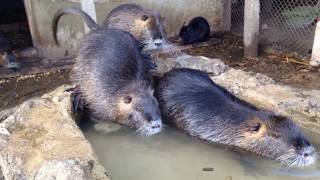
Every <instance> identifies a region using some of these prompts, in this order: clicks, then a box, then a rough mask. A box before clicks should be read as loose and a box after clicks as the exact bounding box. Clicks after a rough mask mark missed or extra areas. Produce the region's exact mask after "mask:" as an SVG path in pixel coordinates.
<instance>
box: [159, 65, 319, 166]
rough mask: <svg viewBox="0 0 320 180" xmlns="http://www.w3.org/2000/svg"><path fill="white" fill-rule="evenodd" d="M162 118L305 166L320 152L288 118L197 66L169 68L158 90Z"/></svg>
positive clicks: (212, 138)
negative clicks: (227, 87)
mask: <svg viewBox="0 0 320 180" xmlns="http://www.w3.org/2000/svg"><path fill="white" fill-rule="evenodd" d="M155 94H156V97H157V98H158V101H159V106H160V109H161V111H162V114H163V118H164V119H165V120H166V121H168V122H169V123H171V124H173V125H174V126H175V127H177V128H179V129H181V130H183V131H185V132H187V133H188V134H190V135H192V136H196V137H198V138H201V139H204V140H207V141H209V142H213V143H218V144H225V145H230V146H233V147H239V148H242V149H245V150H248V151H251V152H253V153H255V154H258V155H261V156H264V157H267V158H270V159H274V160H278V161H280V162H281V163H283V164H285V165H287V166H289V167H291V166H297V167H304V166H307V165H310V164H312V163H314V162H315V160H316V152H315V149H314V147H313V146H312V145H311V144H310V142H309V141H308V140H307V139H306V138H305V137H304V135H303V134H302V132H301V130H300V129H299V128H298V126H297V125H295V123H294V122H293V121H292V120H290V119H289V118H287V117H283V116H280V115H276V114H275V113H272V112H267V111H263V110H260V109H258V108H255V107H254V106H252V105H248V104H249V103H245V102H244V101H242V100H240V99H238V98H236V97H235V96H234V95H232V94H231V93H230V92H228V91H227V90H225V89H223V88H221V87H219V86H218V85H216V84H215V83H214V82H213V81H212V80H211V79H210V78H209V76H208V75H207V74H205V73H204V72H201V71H198V70H191V69H177V70H173V71H170V72H167V73H166V74H165V75H164V76H163V78H162V79H161V80H160V82H159V84H158V85H157V87H156V91H155Z"/></svg>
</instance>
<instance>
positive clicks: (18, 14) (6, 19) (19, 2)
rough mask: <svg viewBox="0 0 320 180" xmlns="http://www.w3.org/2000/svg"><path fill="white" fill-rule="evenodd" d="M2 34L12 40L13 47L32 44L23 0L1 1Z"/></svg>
mask: <svg viewBox="0 0 320 180" xmlns="http://www.w3.org/2000/svg"><path fill="white" fill-rule="evenodd" d="M0 34H2V35H3V36H5V37H6V38H7V39H8V40H9V41H10V42H11V45H12V48H13V49H21V48H25V47H30V46H32V40H31V35H30V31H29V26H28V20H27V15H26V10H25V7H24V3H23V0H1V1H0Z"/></svg>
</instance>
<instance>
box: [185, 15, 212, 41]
mask: <svg viewBox="0 0 320 180" xmlns="http://www.w3.org/2000/svg"><path fill="white" fill-rule="evenodd" d="M209 36H210V26H209V23H208V21H207V20H206V19H205V18H204V17H195V18H193V19H192V20H191V21H190V22H189V24H188V25H185V24H184V25H183V26H182V28H181V29H180V32H179V37H180V38H181V40H182V44H193V43H197V42H204V41H206V40H208V39H209Z"/></svg>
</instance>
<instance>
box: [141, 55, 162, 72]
mask: <svg viewBox="0 0 320 180" xmlns="http://www.w3.org/2000/svg"><path fill="white" fill-rule="evenodd" d="M141 56H142V59H143V60H144V62H146V63H145V64H146V69H147V70H156V69H157V67H158V66H157V65H156V63H155V62H153V59H152V58H151V55H149V54H141Z"/></svg>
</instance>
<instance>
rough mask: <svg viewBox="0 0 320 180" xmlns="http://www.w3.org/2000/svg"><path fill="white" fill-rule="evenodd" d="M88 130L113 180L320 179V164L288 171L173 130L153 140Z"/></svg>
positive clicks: (132, 134) (125, 131)
mask: <svg viewBox="0 0 320 180" xmlns="http://www.w3.org/2000/svg"><path fill="white" fill-rule="evenodd" d="M83 131H84V134H85V136H86V137H87V138H88V139H89V141H90V142H91V144H92V146H93V149H94V150H95V152H96V154H97V156H98V158H99V161H100V162H101V164H102V165H103V166H104V167H105V168H106V169H107V171H108V174H110V176H111V178H112V179H113V180H128V179H130V180H182V179H183V180H213V179H217V180H220V179H221V180H225V179H233V180H253V179H259V180H260V179H261V180H280V179H281V180H289V179H290V180H298V179H302V177H303V179H308V180H316V179H317V180H319V179H320V165H319V163H317V164H315V165H314V166H312V167H309V168H306V169H286V168H283V167H281V166H280V165H279V164H278V163H276V162H274V161H270V160H266V159H264V158H259V157H257V156H254V155H250V154H247V153H243V152H234V151H233V150H230V149H228V148H225V147H221V146H216V145H210V144H207V143H205V142H203V141H200V140H197V139H195V138H192V137H190V136H187V135H185V134H184V133H182V132H180V131H177V130H175V129H173V128H170V127H168V128H166V129H164V131H163V132H162V133H160V134H158V135H155V136H151V137H142V136H140V135H139V134H137V133H135V132H134V131H131V130H128V129H125V128H121V129H120V130H118V131H114V132H110V133H101V132H97V131H96V130H95V129H94V128H93V126H92V125H89V126H88V127H87V128H85V129H84V130H83ZM208 169H210V171H208Z"/></svg>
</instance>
